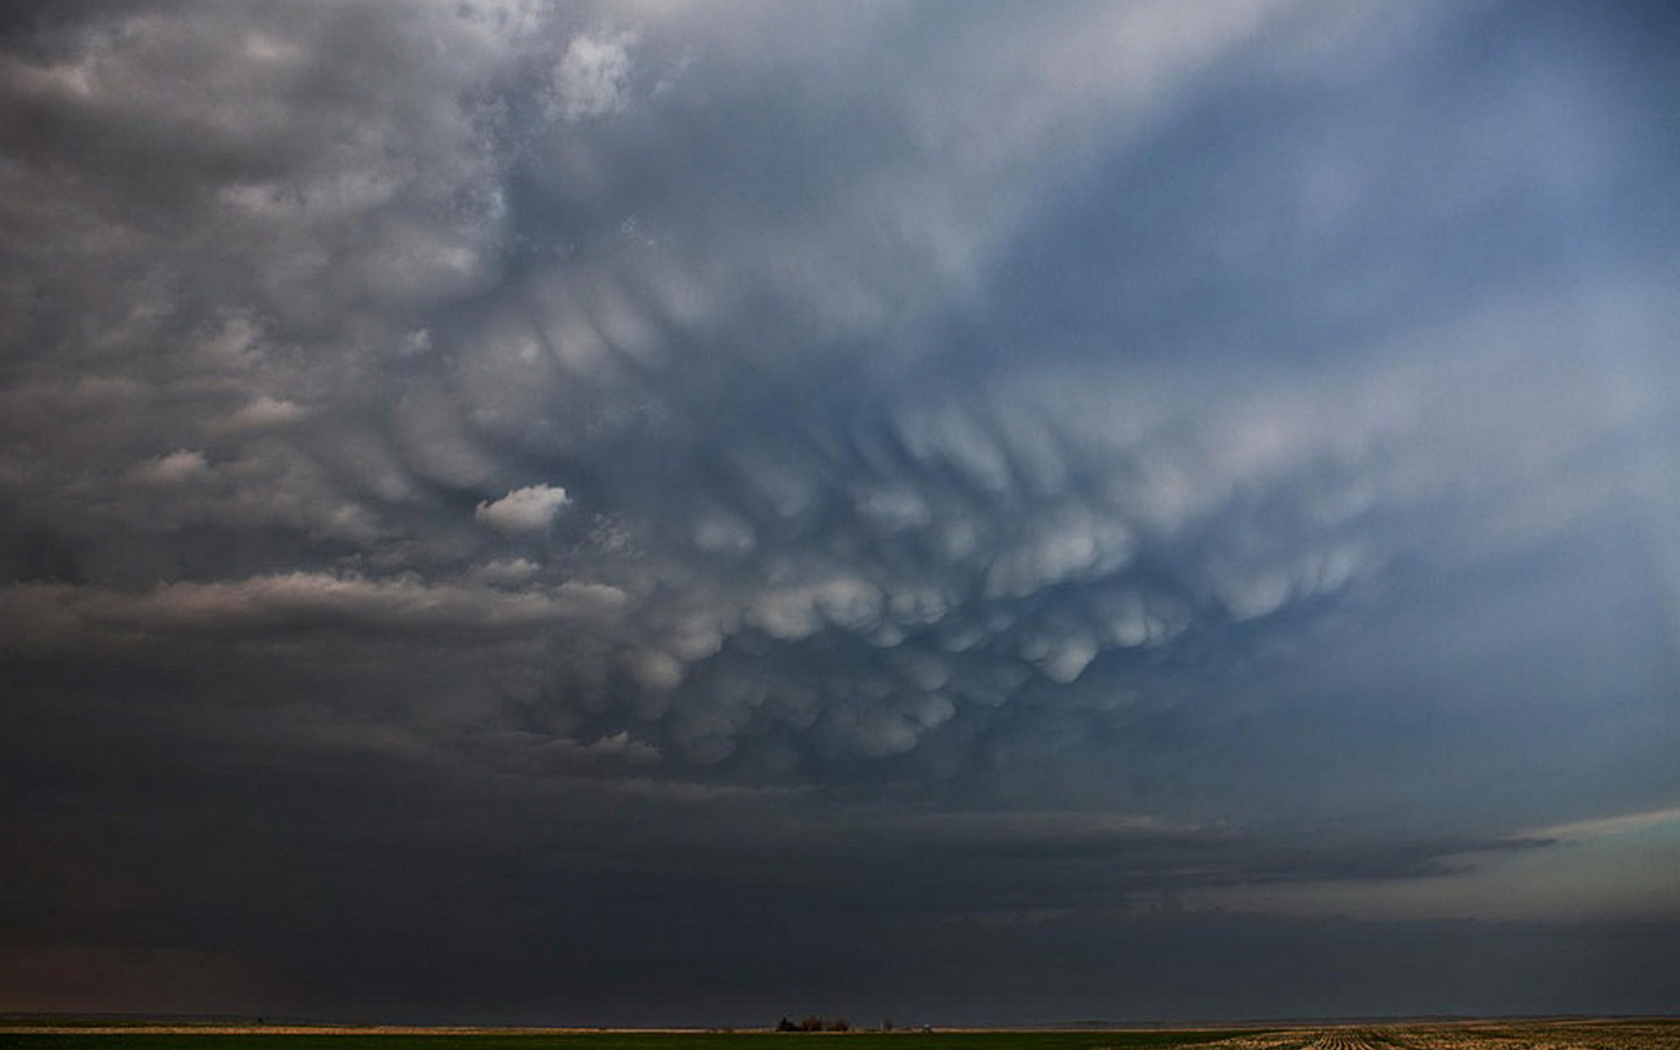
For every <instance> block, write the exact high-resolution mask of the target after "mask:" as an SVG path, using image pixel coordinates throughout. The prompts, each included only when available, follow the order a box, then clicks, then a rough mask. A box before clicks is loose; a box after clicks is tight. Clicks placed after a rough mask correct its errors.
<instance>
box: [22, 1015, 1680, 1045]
mask: <svg viewBox="0 0 1680 1050" xmlns="http://www.w3.org/2000/svg"><path fill="white" fill-rule="evenodd" d="M811 1043H815V1044H817V1045H816V1046H814V1047H813V1046H810V1045H807V1044H811ZM1149 1047H1201V1048H1205V1050H1680V1018H1675V1019H1643V1020H1556V1021H1479V1022H1459V1023H1451V1024H1393V1025H1357V1026H1356V1025H1335V1026H1322V1027H1319V1026H1300V1027H1295V1026H1291V1027H1279V1028H1265V1029H1262V1028H1244V1029H1239V1030H1233V1029H1222V1030H1213V1029H1162V1030H1148V1031H1140V1030H1096V1031H1041V1030H1033V1031H972V1030H942V1031H935V1032H849V1033H828V1034H820V1035H819V1034H803V1033H801V1034H778V1033H770V1032H752V1031H740V1032H675V1031H671V1032H631V1031H572V1030H566V1031H560V1030H529V1029H522V1030H509V1029H464V1028H463V1029H400V1028H377V1029H375V1028H282V1027H274V1026H270V1027H266V1028H260V1029H258V1028H232V1027H213V1026H191V1027H180V1028H168V1029H165V1028H158V1027H150V1026H140V1025H127V1026H121V1027H110V1028H102V1027H91V1026H77V1027H73V1028H72V1027H64V1028H46V1027H27V1026H17V1027H10V1028H7V1027H0V1048H5V1050H13V1048H16V1050H1132V1048H1138V1050H1143V1048H1149Z"/></svg>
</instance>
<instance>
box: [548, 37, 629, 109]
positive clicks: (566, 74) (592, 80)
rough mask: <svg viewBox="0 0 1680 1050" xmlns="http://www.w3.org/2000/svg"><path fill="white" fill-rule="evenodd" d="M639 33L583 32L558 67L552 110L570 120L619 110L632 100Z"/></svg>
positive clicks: (555, 68)
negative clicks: (632, 55)
mask: <svg viewBox="0 0 1680 1050" xmlns="http://www.w3.org/2000/svg"><path fill="white" fill-rule="evenodd" d="M635 43H636V34H634V33H628V32H625V33H614V34H608V35H592V34H589V33H583V34H579V35H578V36H576V37H573V38H572V42H571V43H570V44H569V45H567V47H566V53H565V55H564V56H562V57H561V59H560V63H559V64H558V65H557V66H555V67H554V76H553V86H554V99H553V100H552V102H551V103H550V114H551V115H559V116H562V117H564V118H565V119H566V120H568V121H578V120H584V119H586V118H589V117H602V116H607V115H609V114H612V113H617V112H619V111H620V110H622V109H624V107H625V106H626V105H627V104H628V102H629V98H628V95H629V89H630V49H631V48H632V47H633V46H635Z"/></svg>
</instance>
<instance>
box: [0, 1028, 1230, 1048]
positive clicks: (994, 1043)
mask: <svg viewBox="0 0 1680 1050" xmlns="http://www.w3.org/2000/svg"><path fill="white" fill-rule="evenodd" d="M1234 1034H1236V1033H1234V1032H1232V1031H1173V1032H1159V1031H1151V1032H1117V1031H1100V1032H848V1033H845V1034H827V1035H817V1034H798V1035H793V1034H777V1033H768V1032H734V1033H724V1032H717V1033H714V1032H567V1033H504V1032H460V1033H425V1034H419V1033H382V1034H368V1033H333V1032H319V1033H317V1032H312V1033H262V1032H239V1033H227V1032H179V1033H174V1032H172V1033H140V1032H97V1033H96V1032H74V1031H65V1032H51V1033H21V1032H18V1033H5V1032H0V1047H5V1048H8V1050H10V1048H17V1050H176V1048H186V1050H1129V1048H1131V1047H1138V1048H1148V1047H1175V1046H1193V1045H1196V1044H1200V1043H1210V1042H1214V1041H1216V1040H1219V1039H1222V1038H1225V1037H1227V1036H1231V1035H1234ZM1250 1034H1251V1033H1250ZM812 1044H815V1045H812Z"/></svg>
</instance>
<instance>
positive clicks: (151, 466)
mask: <svg viewBox="0 0 1680 1050" xmlns="http://www.w3.org/2000/svg"><path fill="white" fill-rule="evenodd" d="M209 475H210V464H209V462H207V461H206V460H205V458H204V453H202V452H196V451H192V450H189V449H178V450H176V451H174V452H171V453H169V455H167V456H159V457H158V458H156V459H148V460H147V461H146V462H144V463H141V464H140V465H139V466H137V467H135V468H134V470H133V471H132V472H131V476H132V477H133V478H134V480H136V481H140V482H144V483H145V484H148V485H180V484H184V483H185V482H189V481H193V480H195V479H198V478H204V477H208V476H209Z"/></svg>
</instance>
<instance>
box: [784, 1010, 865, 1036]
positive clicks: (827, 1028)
mask: <svg viewBox="0 0 1680 1050" xmlns="http://www.w3.org/2000/svg"><path fill="white" fill-rule="evenodd" d="M851 1030H852V1026H851V1024H850V1022H848V1021H847V1020H846V1019H845V1018H844V1017H836V1018H835V1019H834V1020H832V1021H825V1020H823V1019H822V1018H820V1017H818V1016H816V1015H815V1014H812V1015H811V1016H809V1017H807V1018H805V1019H804V1020H803V1021H790V1020H788V1019H787V1018H786V1017H784V1018H782V1019H781V1021H779V1022H777V1024H776V1031H778V1032H850V1031H851Z"/></svg>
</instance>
